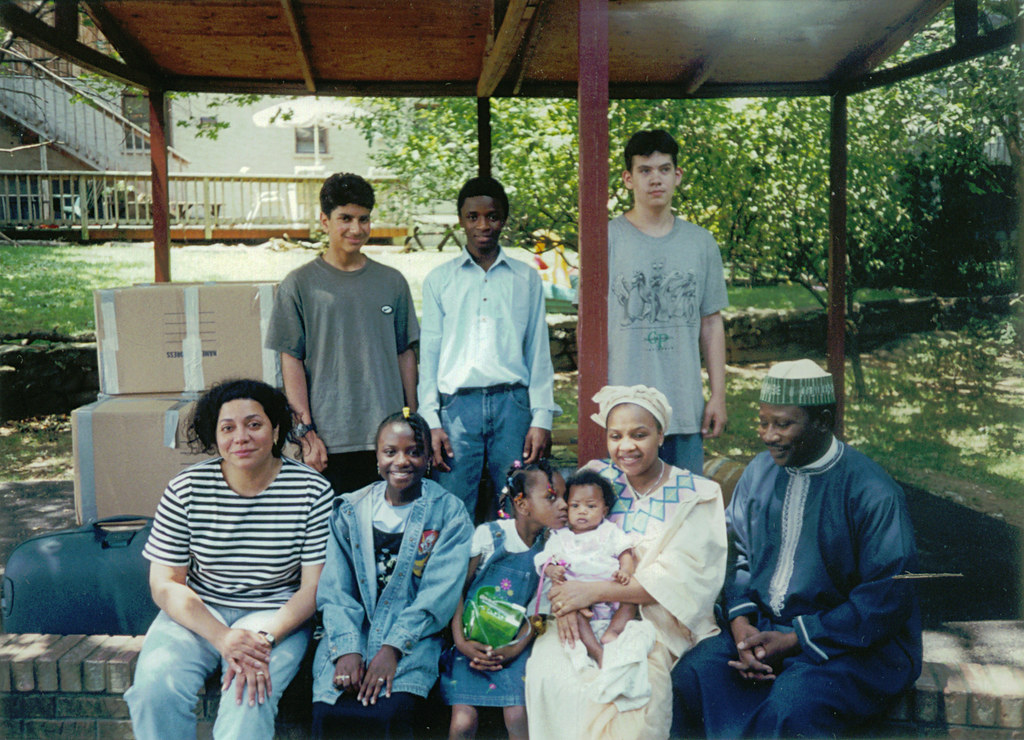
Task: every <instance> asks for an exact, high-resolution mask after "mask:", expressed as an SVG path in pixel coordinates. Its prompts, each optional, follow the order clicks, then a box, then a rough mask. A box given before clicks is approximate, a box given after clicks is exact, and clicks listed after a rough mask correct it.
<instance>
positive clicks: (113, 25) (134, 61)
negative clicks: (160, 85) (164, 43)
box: [85, 2, 161, 79]
mask: <svg viewBox="0 0 1024 740" xmlns="http://www.w3.org/2000/svg"><path fill="white" fill-rule="evenodd" d="M85 12H86V13H88V15H89V17H90V18H91V19H92V22H93V23H95V24H96V28H98V29H100V31H101V32H102V33H103V36H104V37H105V38H106V39H107V41H109V42H110V43H111V44H112V45H113V47H114V48H115V49H117V53H118V54H120V55H121V58H122V59H123V60H124V62H125V64H127V65H128V66H129V67H131V68H133V69H138V70H142V72H143V73H145V74H146V75H149V76H150V77H151V78H152V79H159V78H160V77H161V71H160V68H159V67H158V66H157V64H156V62H155V61H154V60H153V57H152V55H150V53H149V52H148V51H147V50H146V49H145V47H143V46H142V44H140V43H139V42H138V40H136V38H135V37H134V36H132V35H131V34H130V33H127V32H126V31H125V30H124V28H122V27H121V24H120V22H118V20H117V19H116V18H115V17H114V16H113V15H111V14H110V11H109V10H107V8H106V6H105V5H104V4H103V3H102V2H87V3H86V4H85Z"/></svg>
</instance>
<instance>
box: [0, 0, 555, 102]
mask: <svg viewBox="0 0 1024 740" xmlns="http://www.w3.org/2000/svg"><path fill="white" fill-rule="evenodd" d="M2 1H3V0H0V2H2ZM162 83H163V84H164V86H165V89H167V90H180V91H182V92H210V93H255V94H260V95H309V90H307V89H306V84H305V82H304V81H302V80H263V79H253V78H247V77H217V78H213V77H185V76H170V77H165V78H163V79H162ZM316 89H317V94H318V95H327V96H348V97H361V96H367V97H375V96H376V97H395V98H429V97H438V98H444V97H451V98H456V97H461V98H472V97H476V82H474V81H472V80H467V81H462V82H440V83H439V82H417V81H399V82H390V81H387V80H374V81H370V82H362V81H360V82H346V81H339V80H324V79H322V78H321V79H318V80H317V82H316ZM573 94H575V93H573Z"/></svg>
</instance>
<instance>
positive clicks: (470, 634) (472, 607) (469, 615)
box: [462, 586, 526, 647]
mask: <svg viewBox="0 0 1024 740" xmlns="http://www.w3.org/2000/svg"><path fill="white" fill-rule="evenodd" d="M525 618H526V607H525V606H521V605H519V604H513V603H510V602H508V601H505V599H504V598H503V595H502V589H501V588H500V587H498V586H481V587H480V588H478V589H477V591H476V593H475V594H474V595H473V597H472V598H469V599H467V600H466V603H465V605H464V606H463V609H462V631H463V634H465V635H466V639H467V640H475V641H476V642H480V643H483V644H484V645H490V646H491V647H500V646H502V645H507V644H508V643H510V642H512V641H513V640H514V639H516V635H517V634H519V629H520V627H522V625H523V620H524V619H525Z"/></svg>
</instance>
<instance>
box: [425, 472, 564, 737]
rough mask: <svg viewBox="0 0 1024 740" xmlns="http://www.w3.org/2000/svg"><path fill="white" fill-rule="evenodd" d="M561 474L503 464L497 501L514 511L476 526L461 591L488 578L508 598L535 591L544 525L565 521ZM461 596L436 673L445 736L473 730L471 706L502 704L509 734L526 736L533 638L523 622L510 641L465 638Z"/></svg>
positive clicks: (525, 599) (525, 600)
mask: <svg viewBox="0 0 1024 740" xmlns="http://www.w3.org/2000/svg"><path fill="white" fill-rule="evenodd" d="M564 491H565V481H564V480H562V476H561V475H559V474H558V473H557V472H555V471H553V470H552V469H551V468H550V467H549V466H548V464H547V462H546V461H544V460H541V461H540V462H539V463H535V464H530V465H526V466H525V467H524V466H523V465H522V464H520V463H518V462H516V463H514V464H513V466H512V468H511V469H510V470H509V471H508V485H507V486H506V487H505V488H504V489H502V495H501V499H500V500H499V509H500V510H501V511H502V512H504V511H506V510H507V508H508V507H509V506H511V508H512V511H513V516H514V518H513V519H503V520H499V521H495V522H488V523H486V524H481V525H480V526H479V527H477V529H476V532H475V533H474V535H473V542H472V545H471V550H470V561H469V572H468V574H467V576H466V582H467V584H468V588H467V589H466V593H467V594H470V595H471V594H475V593H476V592H477V590H478V589H479V588H481V587H482V586H494V587H497V588H499V589H500V590H501V591H502V592H504V594H506V595H507V597H508V598H507V600H508V601H513V602H515V603H518V604H521V605H523V606H527V605H528V604H529V602H530V601H531V599H532V597H533V596H534V595H535V594H536V592H537V582H538V578H537V573H536V570H535V569H534V567H533V558H534V556H535V555H536V554H537V553H539V552H540V551H541V550H542V549H543V547H544V538H543V537H542V536H541V532H542V531H543V530H544V528H545V527H551V528H553V529H557V528H559V527H562V526H565V522H566V517H565V511H566V505H565V501H564V500H563V498H562V494H563V493H564ZM462 612H463V602H462V601H460V602H459V606H458V608H457V609H456V610H455V616H454V617H453V618H452V635H453V637H454V638H455V647H454V648H452V650H451V655H452V657H453V660H452V662H451V664H450V666H449V667H447V668H446V669H445V670H444V672H443V673H442V674H441V695H442V696H443V697H444V700H445V702H446V703H447V704H450V705H451V706H452V721H451V727H450V729H449V738H472V737H474V736H475V734H476V728H477V709H476V708H477V707H503V708H504V711H503V714H504V719H505V727H506V728H507V729H508V736H509V738H510V739H511V740H515V739H516V738H526V737H527V736H528V735H527V729H526V706H525V705H526V693H525V687H524V676H525V673H526V659H527V657H528V654H529V651H528V650H527V648H528V647H529V645H530V642H531V641H532V637H533V636H532V634H530V626H529V624H528V623H527V624H525V625H524V626H523V628H522V629H521V630H520V632H519V635H517V637H516V639H515V640H513V641H512V642H511V643H509V644H508V645H503V646H501V647H496V648H491V647H489V646H487V645H483V644H481V643H479V642H475V641H472V640H467V639H466V637H465V633H464V632H463V629H462Z"/></svg>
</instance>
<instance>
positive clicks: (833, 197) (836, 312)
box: [827, 93, 847, 437]
mask: <svg viewBox="0 0 1024 740" xmlns="http://www.w3.org/2000/svg"><path fill="white" fill-rule="evenodd" d="M831 118H832V120H831V132H830V133H831V136H830V142H831V147H830V149H831V157H830V162H829V173H828V179H829V250H828V340H827V341H828V371H829V372H830V373H832V382H833V383H834V384H835V388H836V434H837V435H839V436H840V437H842V436H843V415H844V411H845V408H846V361H845V360H846V205H847V204H846V177H847V107H846V95H845V94H844V93H837V94H836V95H834V96H833V97H832V116H831Z"/></svg>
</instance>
